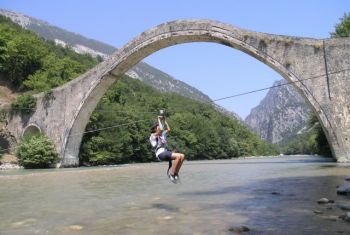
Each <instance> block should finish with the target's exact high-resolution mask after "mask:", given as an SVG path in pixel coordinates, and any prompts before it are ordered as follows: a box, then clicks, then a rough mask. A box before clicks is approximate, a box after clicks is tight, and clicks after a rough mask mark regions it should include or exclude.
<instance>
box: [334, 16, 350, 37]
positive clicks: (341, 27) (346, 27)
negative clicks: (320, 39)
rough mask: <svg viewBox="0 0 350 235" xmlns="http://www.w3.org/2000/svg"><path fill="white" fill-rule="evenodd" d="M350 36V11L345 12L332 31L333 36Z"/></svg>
mask: <svg viewBox="0 0 350 235" xmlns="http://www.w3.org/2000/svg"><path fill="white" fill-rule="evenodd" d="M349 36H350V13H344V16H343V17H342V18H340V23H338V24H336V26H335V31H334V32H332V33H331V37H333V38H338V37H349Z"/></svg>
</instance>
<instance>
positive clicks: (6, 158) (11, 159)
mask: <svg viewBox="0 0 350 235" xmlns="http://www.w3.org/2000/svg"><path fill="white" fill-rule="evenodd" d="M0 162H1V163H2V164H4V163H11V164H17V163H18V161H17V157H16V156H15V155H11V154H4V155H2V157H0Z"/></svg>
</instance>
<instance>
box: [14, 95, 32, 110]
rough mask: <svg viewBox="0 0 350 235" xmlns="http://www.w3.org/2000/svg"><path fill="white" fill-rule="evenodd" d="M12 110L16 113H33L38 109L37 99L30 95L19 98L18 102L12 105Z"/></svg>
mask: <svg viewBox="0 0 350 235" xmlns="http://www.w3.org/2000/svg"><path fill="white" fill-rule="evenodd" d="M11 108H12V110H13V111H15V112H21V113H31V112H33V111H34V110H35V108H36V98H35V97H34V96H32V95H28V94H26V95H21V96H18V97H17V99H16V101H15V102H14V103H12V104H11Z"/></svg>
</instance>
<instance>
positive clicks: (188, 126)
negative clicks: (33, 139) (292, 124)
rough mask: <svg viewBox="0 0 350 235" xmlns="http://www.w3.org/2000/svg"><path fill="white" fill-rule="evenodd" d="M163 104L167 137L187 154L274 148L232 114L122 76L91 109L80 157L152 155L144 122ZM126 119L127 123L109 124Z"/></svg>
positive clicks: (141, 158)
mask: <svg viewBox="0 0 350 235" xmlns="http://www.w3.org/2000/svg"><path fill="white" fill-rule="evenodd" d="M160 109H165V110H166V111H167V114H168V116H167V120H168V123H169V125H170V127H171V132H170V134H169V136H168V140H169V141H168V142H169V143H170V146H171V148H172V149H173V150H176V151H180V152H183V153H185V155H186V156H187V159H190V160H194V159H222V158H232V157H238V156H252V155H271V154H276V150H275V148H274V146H273V145H271V144H268V143H266V142H264V141H262V140H260V139H259V137H258V136H257V135H256V134H253V133H252V132H251V131H250V130H249V129H248V128H247V127H245V126H243V125H242V124H241V123H240V122H239V121H238V120H236V119H232V118H229V117H227V116H226V115H224V114H222V113H220V112H218V111H216V110H215V108H214V107H213V106H212V105H210V104H203V103H199V102H197V101H193V100H190V99H187V98H184V97H182V96H180V95H177V94H174V93H173V94H163V93H161V92H159V91H157V90H155V89H154V88H152V87H150V86H147V85H145V84H143V83H142V82H140V81H138V80H133V79H131V78H129V77H127V76H124V77H123V78H122V79H121V80H120V81H118V82H117V83H116V84H115V86H113V88H111V89H110V90H109V91H108V92H107V93H106V95H105V96H104V98H103V99H102V100H101V102H100V104H99V105H98V107H97V109H96V110H95V112H94V113H93V114H92V116H91V119H90V123H89V124H88V127H87V131H89V130H97V129H102V130H101V131H99V132H92V133H87V134H86V135H85V137H84V140H83V144H82V147H81V150H82V151H81V160H82V163H88V164H93V165H95V164H116V163H126V162H146V161H152V160H155V157H154V154H153V153H152V151H151V148H150V143H149V140H148V138H149V135H150V125H151V124H152V123H154V122H155V121H156V120H157V119H156V117H157V111H158V110H160ZM126 123H132V124H130V125H127V126H120V127H115V128H111V129H104V128H106V127H107V128H108V127H114V126H118V125H122V124H126Z"/></svg>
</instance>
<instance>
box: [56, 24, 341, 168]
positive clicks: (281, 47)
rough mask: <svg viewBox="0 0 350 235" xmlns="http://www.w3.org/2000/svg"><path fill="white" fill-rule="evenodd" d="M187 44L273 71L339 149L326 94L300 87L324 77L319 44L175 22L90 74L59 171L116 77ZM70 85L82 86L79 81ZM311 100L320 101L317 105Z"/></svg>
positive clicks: (71, 159) (74, 155) (73, 159)
mask: <svg viewBox="0 0 350 235" xmlns="http://www.w3.org/2000/svg"><path fill="white" fill-rule="evenodd" d="M189 42H213V43H219V44H223V45H226V46H228V47H231V48H234V49H237V50H240V51H242V52H244V53H247V54H249V55H251V56H252V57H254V58H256V59H258V60H260V61H261V62H263V63H264V64H266V65H268V66H269V67H271V68H272V69H273V70H275V71H277V72H278V73H279V74H280V75H281V76H282V77H283V78H285V79H286V80H287V81H289V82H291V83H293V86H294V87H295V88H296V89H297V91H299V93H300V94H301V95H302V96H303V97H304V98H305V100H306V101H307V102H308V103H309V104H310V106H311V107H312V108H313V109H314V110H315V111H316V113H317V115H318V118H319V120H320V121H321V124H322V126H323V128H324V130H325V133H326V136H327V138H328V140H329V142H330V143H331V145H332V150H334V149H335V148H336V147H337V146H336V145H339V141H338V139H337V135H336V133H335V131H334V128H333V125H334V123H332V122H331V121H330V118H329V115H328V114H327V112H326V111H325V107H324V106H323V105H322V104H321V103H320V102H321V101H322V102H323V101H324V98H325V97H326V95H327V94H326V93H327V89H323V90H322V91H318V90H315V89H313V88H312V85H313V83H312V82H309V81H305V80H306V79H307V78H309V77H312V76H316V75H321V76H320V77H325V76H326V70H325V66H324V58H325V57H324V51H323V50H322V47H324V43H325V41H322V40H317V39H307V38H296V37H287V36H279V35H271V34H265V33H258V32H254V31H248V30H245V29H240V28H237V27H234V26H231V25H227V24H223V23H220V22H217V21H211V20H180V21H173V22H169V23H165V24H161V25H159V26H157V27H155V28H152V29H150V30H148V31H145V32H143V33H142V34H140V35H139V36H138V37H136V38H134V39H133V40H131V41H130V42H129V43H127V44H126V45H125V46H124V47H123V48H121V49H120V50H118V51H116V52H115V53H114V54H113V55H112V56H111V57H110V58H109V59H108V60H106V61H105V62H103V63H102V64H100V65H98V66H97V67H96V68H94V69H93V70H92V71H90V74H91V73H92V74H94V76H95V79H94V80H92V81H90V84H91V86H90V87H89V89H88V91H87V92H86V93H85V95H84V97H83V98H82V99H81V101H80V104H79V105H78V108H77V109H76V110H75V111H74V112H73V117H72V119H71V120H70V122H69V123H67V125H66V128H65V132H64V137H63V141H62V146H61V153H62V156H63V159H62V164H63V166H67V165H74V164H75V165H76V164H77V161H78V154H79V146H80V143H81V140H82V134H81V133H83V132H84V129H85V127H86V124H87V122H88V120H89V117H90V115H91V113H92V111H93V110H94V109H95V107H96V105H97V103H98V101H99V100H100V98H101V97H102V96H103V95H104V93H105V92H106V91H107V89H108V88H109V87H110V86H111V85H112V84H113V83H114V82H115V81H116V80H117V79H118V77H119V76H121V75H123V74H124V73H126V72H127V71H128V70H129V69H131V68H132V67H133V66H134V65H136V64H137V63H138V62H140V61H141V60H142V59H144V58H145V57H147V56H149V55H151V54H152V53H155V52H157V51H158V50H160V49H163V48H166V47H170V46H173V45H176V44H182V43H189ZM304 56H305V57H306V58H305V57H304ZM305 59H314V60H316V64H317V66H314V64H315V63H310V62H309V63H306V64H303V63H304V62H305ZM320 64H321V66H320ZM76 80H77V81H80V82H83V80H84V76H82V77H80V78H78V79H76ZM75 84H77V82H76V83H75ZM75 84H70V85H69V86H71V85H73V86H74V85H75ZM322 85H324V86H325V84H322ZM67 86H68V85H67ZM325 87H326V86H325ZM318 93H320V94H318ZM317 96H321V97H322V100H319V99H318V97H317ZM326 98H327V97H326Z"/></svg>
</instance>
